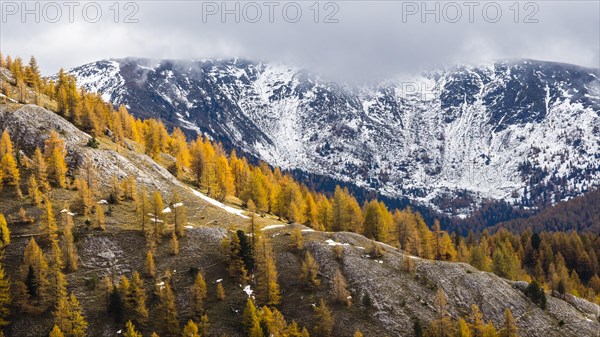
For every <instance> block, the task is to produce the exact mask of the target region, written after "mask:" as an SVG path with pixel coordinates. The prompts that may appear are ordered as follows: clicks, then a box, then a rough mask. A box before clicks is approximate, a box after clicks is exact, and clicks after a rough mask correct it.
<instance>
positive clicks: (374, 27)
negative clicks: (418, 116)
mask: <svg viewBox="0 0 600 337" xmlns="http://www.w3.org/2000/svg"><path fill="white" fill-rule="evenodd" d="M7 3H9V2H6V1H5V2H3V3H2V10H3V15H4V16H6V22H2V27H1V32H0V48H1V49H2V51H3V52H4V53H8V54H12V55H20V56H22V57H28V56H29V55H36V56H37V58H38V60H39V63H40V65H41V67H42V68H43V70H44V71H45V73H54V72H56V71H57V70H58V69H59V68H60V67H66V68H69V67H73V66H77V65H81V64H83V63H86V62H92V61H95V60H98V59H103V58H117V57H126V56H138V57H149V58H177V59H187V58H212V57H217V58H223V57H243V58H249V59H256V60H265V61H272V62H286V63H292V64H295V65H298V66H302V67H306V68H309V69H314V70H315V71H318V72H321V73H324V74H325V75H326V76H331V77H338V78H342V77H343V78H345V79H352V80H371V79H375V78H380V77H390V76H395V75H398V74H402V73H406V72H414V71H418V70H421V69H431V68H437V67H443V66H446V65H452V64H456V63H465V64H469V63H480V62H489V61H492V60H495V59H503V58H534V59H542V60H550V61H560V62H568V63H574V64H579V65H583V66H588V67H599V64H600V53H599V50H600V7H599V6H600V4H599V3H598V2H597V1H535V2H530V4H531V5H529V7H526V3H524V2H520V3H519V6H518V7H519V13H518V16H516V7H512V9H511V6H513V5H514V3H513V2H512V1H498V2H493V3H490V2H477V3H478V4H479V5H478V6H476V7H474V12H473V15H472V21H473V22H469V21H470V20H469V7H468V5H466V3H467V2H463V1H457V2H453V3H448V2H431V1H430V2H427V3H426V6H427V8H429V9H432V8H434V6H436V4H438V5H439V8H440V11H439V12H438V13H439V14H440V18H439V22H435V21H436V20H435V17H434V15H433V14H428V15H427V16H426V17H425V21H424V22H422V18H421V15H420V14H421V12H422V9H423V8H418V7H420V6H421V3H422V2H421V1H417V2H399V1H337V2H330V3H329V5H327V4H328V3H327V2H320V3H319V4H318V7H319V12H318V15H317V12H316V7H315V5H314V4H315V2H313V1H302V2H295V3H289V2H270V3H276V4H278V5H277V6H276V7H274V12H273V13H274V15H273V16H272V19H273V21H274V22H273V23H271V22H269V6H271V5H269V2H268V1H267V2H263V1H258V2H255V3H253V4H252V5H248V3H247V2H237V3H236V2H227V3H226V4H225V6H227V8H229V9H232V8H235V6H236V4H238V5H239V8H240V11H239V13H240V22H239V23H236V22H235V17H234V15H233V14H228V15H227V16H226V17H225V21H224V22H222V20H221V15H220V14H221V13H220V9H219V13H217V14H215V15H205V14H206V13H207V12H206V9H214V7H213V4H214V5H216V6H217V7H219V6H221V3H222V2H221V1H218V2H200V1H178V2H167V1H164V2H157V1H150V2H135V4H136V6H137V8H138V9H139V11H138V13H137V14H136V15H135V16H134V18H136V19H138V20H139V22H138V23H123V21H124V19H125V16H126V14H127V13H128V12H130V11H131V9H132V8H129V11H126V10H125V8H124V3H120V5H121V6H120V8H119V17H118V21H119V23H115V22H114V14H115V12H114V11H113V10H111V9H110V8H109V7H110V6H111V5H113V3H112V2H98V4H99V6H101V8H102V16H101V19H100V21H99V22H97V23H89V22H86V20H84V18H83V17H82V7H83V6H84V4H85V3H83V2H82V3H81V5H80V6H79V7H76V8H75V12H74V13H75V15H74V17H73V19H74V20H73V23H70V22H69V20H68V16H67V8H66V7H64V6H63V7H62V9H63V13H62V14H63V16H62V17H61V20H59V22H57V23H48V22H45V21H47V20H44V16H42V17H41V20H40V21H41V22H40V23H35V22H34V18H33V15H29V16H27V17H26V20H25V21H26V22H25V23H23V22H21V21H22V20H21V18H20V16H19V15H9V14H7V11H8V10H10V9H11V8H8V7H6V6H7ZM14 3H15V4H17V5H19V6H20V4H21V2H14ZM28 4H29V6H30V8H33V6H34V5H33V4H34V3H28ZM58 4H62V3H60V2H59V3H58ZM254 4H256V5H254ZM286 4H287V7H286V8H287V9H288V11H287V14H288V15H287V16H285V13H284V12H283V8H284V6H286ZM44 5H46V3H40V9H41V12H42V14H44V13H43V12H44V11H43V6H44ZM296 5H297V6H296ZM496 5H497V6H496ZM90 6H93V4H92V5H88V7H90ZM244 6H246V7H244ZM311 6H312V7H311ZM415 6H417V7H416V8H417V10H418V11H419V12H418V13H415V14H414V15H407V14H409V12H407V10H410V9H415ZM486 6H487V7H486ZM256 7H259V8H260V9H261V10H262V16H261V17H260V19H259V20H257V21H258V22H256V23H251V22H249V21H253V19H254V18H255V16H256V15H255V14H256V10H255V9H256ZM296 7H300V8H301V9H302V16H301V17H300V18H299V20H298V22H295V23H291V22H288V21H292V19H294V16H295V10H294V9H295V8H296ZM484 7H486V8H487V9H488V10H487V13H488V15H487V16H485V13H483V8H484ZM496 7H500V8H501V10H502V15H501V16H500V17H499V19H498V21H497V22H495V23H491V22H488V21H493V19H494V16H495V8H496ZM90 8H91V7H90ZM244 8H245V9H246V10H247V11H245V12H244V10H243V9H244ZM456 8H460V10H461V11H462V16H461V17H460V19H458V20H454V18H455V16H456V15H455V14H456V11H455V9H456ZM336 9H337V13H336V14H335V15H333V16H332V17H330V19H336V20H337V21H338V22H337V23H324V21H325V19H326V18H327V15H328V14H331V13H332V12H333V11H334V10H336ZM444 9H446V11H444ZM48 10H50V9H48ZM535 10H537V13H536V14H535V15H534V16H533V17H530V18H529V19H536V20H538V22H537V23H526V22H524V21H525V20H526V18H527V15H528V14H531V13H532V12H533V11H535ZM89 13H91V15H90V16H93V15H94V10H93V8H91V9H89V10H88V14H89ZM18 14H20V13H18ZM48 14H49V16H51V14H53V13H52V11H49V12H48ZM244 14H246V15H244ZM445 14H446V15H445ZM4 16H3V18H4ZM315 18H316V19H317V21H318V23H315V22H314V20H315ZM203 19H206V20H203ZM515 19H517V21H518V22H517V23H515V22H514V20H515ZM286 20H287V21H286ZM486 20H487V21H486ZM203 21H205V22H203ZM451 21H457V22H456V23H453V22H451Z"/></svg>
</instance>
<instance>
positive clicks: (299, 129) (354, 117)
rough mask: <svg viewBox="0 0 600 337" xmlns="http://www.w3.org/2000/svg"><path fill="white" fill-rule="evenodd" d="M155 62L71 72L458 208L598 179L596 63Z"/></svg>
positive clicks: (165, 112) (545, 195)
mask: <svg viewBox="0 0 600 337" xmlns="http://www.w3.org/2000/svg"><path fill="white" fill-rule="evenodd" d="M156 62H157V61H154V60H147V59H137V58H126V59H113V60H105V61H98V62H95V63H90V64H88V65H84V66H81V67H77V68H74V69H71V70H69V72H70V73H71V74H73V75H75V76H76V77H77V78H78V81H79V83H80V84H81V85H83V86H84V87H86V88H87V89H88V90H91V91H96V92H98V93H100V94H102V95H103V97H104V98H105V99H108V100H109V101H110V102H112V103H113V104H115V105H119V104H124V105H126V106H127V107H128V109H129V110H130V111H131V112H132V113H133V114H135V115H138V116H148V113H149V112H152V114H151V116H152V117H159V118H161V119H162V120H164V121H165V122H166V123H167V124H168V125H170V126H172V127H174V126H179V127H181V128H184V129H187V131H188V134H189V135H191V136H194V135H195V134H197V133H203V134H207V135H209V136H210V137H211V138H213V139H215V140H218V141H221V142H223V143H225V144H226V145H229V146H230V147H231V148H236V149H239V150H241V151H243V152H245V153H249V154H251V155H253V156H255V157H257V158H259V159H261V160H265V161H266V162H268V163H269V164H271V165H273V166H279V167H282V168H283V169H300V170H303V171H306V172H308V173H314V174H318V175H326V176H330V177H333V178H335V179H338V180H341V181H346V182H352V183H354V184H356V185H358V186H360V187H364V188H368V189H375V190H377V191H379V192H380V193H382V194H384V195H387V196H391V197H408V198H410V199H412V200H413V201H416V202H420V203H424V204H427V205H430V206H434V207H435V208H437V209H438V210H440V211H442V212H446V213H450V214H454V215H461V216H465V215H467V214H470V213H471V212H472V210H473V208H474V207H475V205H477V204H478V203H480V202H481V201H482V200H485V199H495V200H504V201H507V202H510V203H514V204H518V205H520V206H525V207H541V206H545V205H548V204H553V203H556V202H558V201H559V200H565V199H568V198H570V197H573V196H576V195H580V194H583V193H585V192H586V191H588V190H589V189H590V188H592V187H593V186H595V185H597V183H598V181H599V180H600V174H599V171H600V144H599V143H598V141H597V138H598V135H600V131H599V129H600V126H599V125H600V122H599V117H598V114H599V113H600V89H599V86H598V85H597V84H596V83H597V80H598V70H596V69H590V68H585V67H579V66H575V65H568V64H560V63H554V62H545V61H532V60H523V59H519V60H511V61H502V62H497V63H494V64H491V65H490V64H488V65H485V66H479V67H478V66H457V67H455V68H454V70H444V71H432V72H429V73H426V74H424V75H422V76H420V77H416V78H413V79H412V80H410V79H409V80H408V81H400V82H399V81H398V80H395V81H385V82H382V83H379V84H377V85H375V86H372V87H370V88H369V87H362V88H356V87H351V86H348V85H344V84H342V85H339V84H337V83H335V82H325V81H324V80H321V79H320V78H319V77H318V76H317V75H314V74H311V73H310V72H308V71H306V70H304V69H301V68H291V67H286V66H284V65H274V64H266V63H262V62H252V61H248V60H241V59H224V60H190V61H181V60H179V61H173V60H162V61H158V62H157V63H156ZM415 84H416V86H417V89H418V90H417V91H415V90H414V87H411V85H415ZM559 130H561V131H559ZM542 140H543V141H544V142H545V143H546V144H547V146H546V147H545V148H540V147H539V146H538V145H540V144H542ZM457 192H458V193H457ZM461 193H462V194H463V195H464V196H462V197H459V198H456V197H455V196H454V195H455V194H461ZM448 205H451V206H448Z"/></svg>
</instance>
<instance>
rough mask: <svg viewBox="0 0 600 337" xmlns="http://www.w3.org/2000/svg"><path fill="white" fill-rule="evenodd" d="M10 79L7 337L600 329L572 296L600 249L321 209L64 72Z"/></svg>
mask: <svg viewBox="0 0 600 337" xmlns="http://www.w3.org/2000/svg"><path fill="white" fill-rule="evenodd" d="M0 79H1V80H2V84H1V88H2V97H0V99H1V100H2V104H1V105H0V128H1V129H2V130H3V131H2V137H1V140H0V158H1V161H0V165H1V166H0V186H1V187H2V194H1V196H0V214H2V215H0V234H1V235H0V249H1V250H2V267H0V327H2V329H3V331H4V334H6V335H7V336H45V335H48V334H49V335H50V336H53V337H58V336H86V335H89V336H114V335H115V334H123V335H125V336H140V335H141V334H143V335H147V336H151V335H158V334H160V335H161V336H179V335H182V334H183V336H213V335H214V336H255V337H259V336H269V335H274V336H309V335H313V336H334V335H335V336H338V335H342V336H352V335H354V336H362V335H363V333H364V334H365V335H367V336H384V335H407V336H472V335H475V336H490V337H494V336H506V337H509V336H510V337H514V336H518V335H522V336H536V335H537V333H538V332H539V331H542V330H544V331H548V332H547V334H548V336H576V335H577V334H578V333H581V332H582V331H584V332H585V333H591V332H592V331H597V329H598V322H597V317H596V315H597V313H596V310H597V309H598V307H597V306H596V305H594V304H592V303H589V302H587V301H585V300H583V299H580V298H578V297H575V296H579V297H582V298H586V299H588V300H590V301H592V302H599V301H600V298H599V297H598V294H600V277H599V276H598V273H599V272H600V270H599V269H600V267H599V261H598V256H599V254H600V242H599V241H598V240H599V239H598V238H597V237H596V236H595V235H592V234H578V233H575V232H573V233H563V232H558V233H548V232H541V233H536V234H532V232H531V231H524V232H522V233H521V234H511V233H510V232H508V231H506V230H498V231H496V232H495V233H494V234H493V235H490V234H488V233H487V232H483V233H482V234H480V235H474V234H471V235H469V236H467V237H462V236H459V235H456V234H451V233H448V232H447V231H444V230H442V229H441V227H440V224H439V222H438V221H434V222H433V223H432V224H431V226H428V225H427V224H426V222H425V221H424V220H423V217H422V216H421V215H420V214H419V213H418V212H414V211H413V210H411V209H410V208H406V209H394V210H390V209H388V207H387V206H386V205H385V204H384V203H383V202H381V201H378V200H370V201H365V202H364V203H363V204H362V205H360V204H359V203H358V202H357V200H356V198H355V197H354V196H353V195H352V194H351V193H350V192H349V191H348V189H345V188H340V187H337V188H336V189H335V191H334V193H332V194H331V195H327V194H324V193H317V192H315V191H314V190H311V189H309V188H308V187H306V186H305V185H303V184H300V183H298V182H297V181H296V180H295V179H293V178H292V177H291V176H290V175H289V174H284V173H282V172H281V170H280V169H278V168H274V169H273V168H271V167H269V166H268V165H266V164H265V163H261V164H259V165H251V164H249V163H248V161H247V160H246V159H245V158H243V157H242V158H240V157H238V156H237V155H236V153H235V152H231V153H226V152H225V151H224V150H223V148H222V146H220V145H219V144H218V143H214V142H212V141H210V140H209V139H208V138H206V137H202V136H200V137H198V138H197V139H195V140H194V141H192V142H187V141H186V139H185V137H184V135H183V132H182V131H181V130H179V129H177V128H175V129H174V130H173V131H172V132H171V133H169V132H167V129H166V128H165V126H164V124H163V123H162V122H160V121H158V120H155V119H146V120H141V119H139V118H134V117H133V116H132V115H130V114H129V113H128V112H127V109H126V108H125V107H124V106H120V107H119V108H118V109H116V110H115V109H114V108H113V107H112V106H111V105H110V104H108V103H106V102H104V101H103V99H102V98H101V97H100V96H99V95H97V94H94V93H88V92H86V91H85V90H84V89H82V88H78V87H77V85H76V81H75V78H74V77H72V76H69V75H67V74H65V73H64V72H61V73H60V75H59V76H58V78H57V80H56V82H54V81H52V80H49V79H46V78H42V77H41V76H40V75H39V70H38V69H37V65H36V61H35V58H33V57H32V58H31V60H30V61H29V63H28V64H27V65H25V64H24V63H23V61H22V60H21V59H20V58H15V59H11V58H10V57H8V56H7V57H0ZM457 262H466V263H468V264H470V265H471V266H473V267H475V268H477V269H479V270H476V269H475V268H473V267H471V266H467V265H465V264H461V263H457ZM481 271H487V272H493V274H491V273H485V272H481ZM494 274H495V275H494ZM498 276H499V277H498ZM513 281H526V282H528V283H527V284H526V283H523V282H513ZM573 295H575V296H573ZM505 309H506V310H505ZM513 311H514V315H513ZM119 331H120V332H119ZM361 331H362V332H361Z"/></svg>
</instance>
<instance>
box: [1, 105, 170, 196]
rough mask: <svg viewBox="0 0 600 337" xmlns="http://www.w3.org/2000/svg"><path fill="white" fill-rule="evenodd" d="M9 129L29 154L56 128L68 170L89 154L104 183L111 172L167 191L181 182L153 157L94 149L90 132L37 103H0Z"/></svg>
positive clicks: (15, 139) (2, 115) (149, 186)
mask: <svg viewBox="0 0 600 337" xmlns="http://www.w3.org/2000/svg"><path fill="white" fill-rule="evenodd" d="M3 129H7V130H9V133H10V136H11V138H12V140H13V142H14V143H15V144H17V146H18V148H19V149H20V150H22V151H24V152H25V153H26V154H28V155H30V154H32V153H33V151H34V149H35V148H36V147H40V148H41V149H43V147H44V141H45V140H46V139H48V137H49V135H50V132H51V131H53V130H54V131H56V132H58V133H59V134H60V136H61V137H62V138H63V139H64V140H65V145H66V148H67V158H66V159H67V163H68V165H69V173H70V174H74V173H75V172H76V169H77V167H78V165H79V164H80V163H81V162H82V161H83V160H84V158H86V157H87V158H90V159H91V160H92V161H93V163H94V166H95V168H96V170H97V172H98V178H99V182H100V185H101V186H108V185H109V183H110V178H111V177H112V175H116V176H117V178H119V179H123V178H125V177H127V176H130V175H131V176H133V177H135V179H136V181H137V183H138V184H140V185H144V186H147V187H148V188H149V189H160V190H162V191H165V192H166V193H168V192H170V191H171V190H172V188H173V187H175V186H179V183H178V182H177V181H176V179H175V178H174V177H173V176H172V175H171V173H169V172H168V171H167V170H165V169H164V168H163V167H161V166H160V165H158V164H157V163H156V162H154V161H153V160H151V159H150V158H149V157H148V156H146V155H143V154H139V153H136V152H134V151H131V150H128V149H123V148H120V149H119V150H118V151H120V152H117V151H112V150H114V149H111V150H106V149H102V148H100V149H93V148H90V147H87V146H86V144H87V142H88V140H89V139H90V138H91V136H90V135H88V134H86V133H85V132H83V131H81V130H79V129H78V128H76V127H75V126H74V125H73V124H71V123H70V122H69V121H67V120H66V119H64V118H62V117H60V116H59V115H57V114H55V113H53V112H52V111H49V110H46V109H44V108H41V107H39V106H36V105H25V106H20V107H18V108H16V109H11V108H10V107H9V106H7V105H1V106H0V130H3Z"/></svg>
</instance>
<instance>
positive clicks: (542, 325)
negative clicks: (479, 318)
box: [306, 233, 600, 337]
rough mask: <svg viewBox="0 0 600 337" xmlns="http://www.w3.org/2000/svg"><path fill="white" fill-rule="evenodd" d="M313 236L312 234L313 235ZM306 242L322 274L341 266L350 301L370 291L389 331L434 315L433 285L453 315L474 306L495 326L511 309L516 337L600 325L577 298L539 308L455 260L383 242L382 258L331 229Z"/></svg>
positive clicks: (406, 330)
mask: <svg viewBox="0 0 600 337" xmlns="http://www.w3.org/2000/svg"><path fill="white" fill-rule="evenodd" d="M314 235H317V234H316V233H315V234H314ZM330 237H331V240H332V241H333V243H332V242H331V241H329V242H325V240H326V239H327V238H326V237H325V238H323V239H317V240H315V241H312V242H309V243H307V244H306V247H307V249H308V250H310V251H311V253H312V254H313V255H314V257H315V259H316V260H317V262H318V263H319V265H320V271H321V273H322V274H323V275H325V276H326V277H332V276H333V273H334V272H335V270H337V269H338V268H340V269H341V270H343V273H344V276H345V277H346V279H347V283H348V288H349V290H350V292H351V293H352V297H353V302H354V303H357V304H356V305H361V304H360V301H361V298H362V297H363V296H364V295H365V294H369V297H370V299H371V302H372V307H373V308H374V310H375V312H374V313H373V316H374V317H375V318H376V319H377V320H378V321H379V322H380V323H381V327H382V329H385V331H386V333H387V334H389V335H396V336H412V333H413V323H414V320H415V319H416V318H418V319H419V320H420V321H421V322H422V324H425V325H426V324H427V322H428V321H430V320H434V319H436V318H438V317H439V316H438V315H439V314H438V311H437V309H436V307H435V305H434V300H435V296H436V292H437V289H438V288H442V289H443V290H444V292H445V294H446V296H447V298H448V306H447V309H448V311H449V313H450V314H451V315H452V317H459V316H462V317H468V316H469V315H470V313H471V305H472V304H476V305H477V306H478V307H479V308H480V310H481V311H482V313H483V315H484V318H485V320H486V321H488V320H491V321H492V322H493V323H494V325H495V326H496V327H500V326H501V325H502V323H503V314H504V310H505V309H506V308H510V309H511V311H512V312H513V316H514V317H515V320H516V323H517V325H518V327H519V332H520V335H521V336H531V337H533V336H547V337H550V336H556V337H565V336H573V337H575V336H594V335H595V334H597V332H598V329H600V323H599V322H598V319H597V315H598V312H600V307H599V306H598V305H596V304H593V303H590V302H588V301H586V300H583V299H581V298H577V297H574V296H568V297H567V298H566V299H565V300H563V299H560V298H556V297H552V296H550V294H547V299H548V302H547V308H546V310H542V309H541V308H539V307H538V306H536V305H535V304H534V303H533V302H531V301H530V300H529V299H528V298H527V297H526V296H525V295H524V293H523V290H524V287H523V286H526V284H525V285H524V284H522V283H523V282H513V281H509V280H506V279H503V278H500V277H498V276H496V275H495V274H492V273H487V272H482V271H479V270H477V269H475V268H473V267H472V266H470V265H467V264H464V263H455V262H439V261H429V260H423V259H419V258H416V257H412V256H409V255H406V254H403V253H402V252H399V251H397V250H396V249H394V248H391V247H389V246H383V247H384V249H385V253H384V256H383V257H381V258H373V257H370V256H368V250H366V249H364V247H368V246H369V244H370V241H369V240H367V239H365V238H364V237H362V236H360V235H357V234H354V233H333V234H331V235H330ZM332 245H341V247H343V249H344V254H343V259H342V261H341V262H336V260H335V256H334V253H333V250H332V248H333V247H332ZM403 259H413V262H414V264H415V270H414V272H413V273H409V272H406V271H404V270H403V268H402V262H403Z"/></svg>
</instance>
